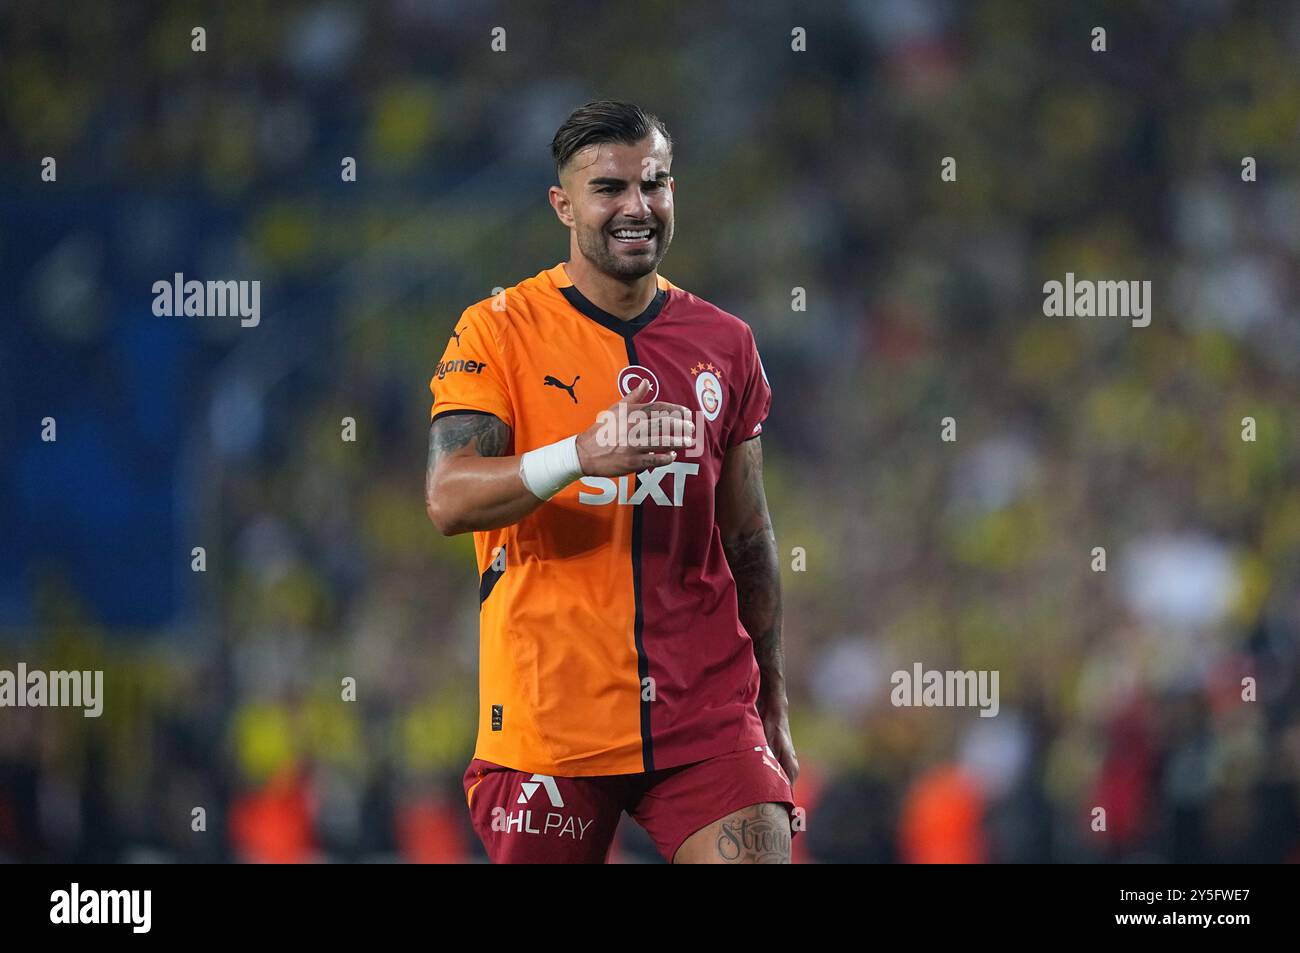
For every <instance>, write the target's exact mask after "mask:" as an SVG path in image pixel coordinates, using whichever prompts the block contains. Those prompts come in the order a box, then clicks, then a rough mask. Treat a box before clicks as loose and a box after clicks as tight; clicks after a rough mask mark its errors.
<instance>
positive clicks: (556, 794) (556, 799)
mask: <svg viewBox="0 0 1300 953" xmlns="http://www.w3.org/2000/svg"><path fill="white" fill-rule="evenodd" d="M520 787H522V788H523V790H522V791H520V792H519V800H518V801H516V802H515V803H516V804H527V803H528V802H529V801H531V800H532V799H533V795H534V794H536V793H537V789H538V788H545V789H546V796H547V797H549V798H550V799H551V807H564V798H562V797H560V786H559V785H558V784H556V783H555V778H553V777H551V775H549V774H534V775H533V776H532V779H531V780H528V781H521V782H520Z"/></svg>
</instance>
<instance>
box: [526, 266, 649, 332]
mask: <svg viewBox="0 0 1300 953" xmlns="http://www.w3.org/2000/svg"><path fill="white" fill-rule="evenodd" d="M551 280H552V281H553V282H554V283H555V288H556V290H557V291H559V292H560V294H562V295H563V296H564V299H565V300H566V301H568V302H569V304H571V305H572V306H573V307H574V309H575V310H576V311H578V312H579V313H580V314H583V315H585V316H586V317H588V318H590V319H591V320H592V321H595V322H596V323H597V324H599V325H600V326H601V327H603V328H608V329H609V330H611V331H613V332H614V333H615V334H620V335H622V336H623V337H625V338H630V337H632V336H633V335H634V334H636V333H637V332H638V331H640V330H641V329H642V328H644V327H645V326H646V325H648V324H649V323H650V322H651V321H653V320H654V319H655V318H656V317H658V316H659V312H660V311H662V310H663V308H664V305H665V304H666V303H667V302H668V293H669V289H671V288H672V283H671V282H670V281H669V280H668V279H667V278H665V277H663V275H659V276H658V284H659V287H658V289H657V290H656V291H655V296H654V297H653V298H651V299H650V303H649V304H648V305H646V309H645V310H644V311H642V312H641V313H640V314H638V315H637V316H636V317H635V318H631V319H629V320H627V321H624V320H623V319H622V318H620V317H619V316H618V315H615V314H610V313H609V312H608V311H606V310H605V309H604V308H601V307H599V306H598V305H596V304H595V303H593V302H592V301H591V300H590V299H589V298H588V297H587V296H586V295H584V294H583V293H582V292H581V291H579V290H578V288H577V286H576V285H574V283H573V282H572V281H571V280H569V273H568V272H567V271H565V269H564V263H563V262H561V263H560V264H558V265H556V266H555V267H554V268H552V269H551Z"/></svg>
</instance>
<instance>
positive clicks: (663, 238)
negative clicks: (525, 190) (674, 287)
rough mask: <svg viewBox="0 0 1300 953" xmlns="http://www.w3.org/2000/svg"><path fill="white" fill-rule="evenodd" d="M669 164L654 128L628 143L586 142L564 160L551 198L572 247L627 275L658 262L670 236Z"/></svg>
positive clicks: (612, 271)
mask: <svg viewBox="0 0 1300 953" xmlns="http://www.w3.org/2000/svg"><path fill="white" fill-rule="evenodd" d="M671 165H672V156H670V155H669V154H668V143H667V141H666V140H665V139H664V137H663V136H662V135H661V134H660V133H659V132H657V131H656V132H654V133H653V134H651V135H650V136H647V137H646V138H645V139H642V140H641V141H640V142H637V143H635V144H633V145H630V146H628V145H623V144H622V143H617V142H606V143H600V144H598V145H592V146H588V147H587V148H586V149H583V150H582V151H580V152H578V153H577V154H576V155H575V156H574V157H573V158H572V159H571V160H570V161H569V165H568V166H567V167H566V168H565V169H564V171H563V173H562V174H561V176H560V186H561V187H560V188H555V187H552V189H551V201H552V204H553V205H554V206H555V210H556V212H557V213H558V214H559V216H560V220H561V221H563V222H564V224H566V225H568V226H569V227H570V228H572V229H573V230H574V235H575V237H576V239H577V242H578V250H579V251H580V252H581V253H582V255H583V256H584V257H585V258H587V259H588V260H589V261H590V262H591V263H592V264H593V265H594V266H596V268H598V269H599V270H600V271H602V272H604V273H605V274H607V275H610V276H612V277H615V278H620V279H632V278H640V277H642V276H643V275H648V274H650V272H652V271H654V270H655V269H656V268H658V267H659V263H660V262H661V261H663V258H664V255H666V254H667V253H668V246H669V244H670V243H671V242H672V240H673V189H674V188H675V186H676V183H674V182H673V179H672V176H670V175H669V174H668V170H669V168H670V166H671Z"/></svg>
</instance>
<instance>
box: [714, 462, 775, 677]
mask: <svg viewBox="0 0 1300 953" xmlns="http://www.w3.org/2000/svg"><path fill="white" fill-rule="evenodd" d="M745 447H746V456H745V458H744V466H745V474H744V492H743V494H742V496H743V502H742V503H741V506H742V512H758V513H761V514H762V517H763V522H762V526H761V527H759V528H758V529H755V530H752V531H750V532H748V533H745V534H743V535H741V536H737V537H735V538H733V539H730V540H724V541H723V549H724V551H725V552H726V554H727V564H728V565H729V566H730V567H731V575H732V576H733V577H735V580H736V598H737V600H738V602H739V605H740V621H741V624H742V625H744V627H745V631H747V632H748V633H749V637H750V638H751V639H753V641H754V657H755V659H756V660H757V661H758V667H759V670H760V671H761V672H762V673H763V675H764V677H767V676H768V675H775V676H777V677H778V679H779V680H784V673H785V653H784V650H783V648H782V644H781V570H780V564H779V559H780V557H779V555H778V554H777V549H776V534H775V533H773V532H772V521H771V519H770V518H769V517H768V515H767V501H766V499H765V498H764V494H763V457H762V449H761V448H760V447H759V446H758V441H757V440H749V441H746V443H745Z"/></svg>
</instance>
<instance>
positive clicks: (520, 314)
mask: <svg viewBox="0 0 1300 953" xmlns="http://www.w3.org/2000/svg"><path fill="white" fill-rule="evenodd" d="M658 284H659V287H658V291H657V292H656V296H655V298H654V299H653V300H652V301H651V303H650V305H649V307H647V309H646V310H645V311H644V312H643V313H642V314H641V315H639V316H637V317H636V318H634V319H632V320H630V321H623V320H621V319H619V318H617V317H615V316H614V315H612V314H609V313H608V312H606V311H603V310H602V309H600V308H598V307H596V306H595V305H594V304H593V303H592V302H590V301H588V300H587V299H586V298H585V297H584V296H583V295H582V294H581V293H580V292H579V291H578V289H577V288H576V287H574V286H573V283H572V282H571V281H570V280H569V278H568V274H567V272H566V271H565V268H564V265H563V264H559V265H556V266H555V267H553V268H550V269H547V270H545V271H542V272H539V273H538V274H537V275H535V276H534V277H532V278H529V279H526V280H525V281H522V282H520V283H519V284H517V285H515V286H514V287H512V288H508V289H506V290H505V291H504V292H503V293H501V294H499V295H496V296H495V297H493V298H487V299H485V300H483V301H480V302H478V303H477V304H475V305H472V306H471V307H469V308H468V309H466V310H465V312H464V313H463V314H462V315H461V318H460V320H459V321H457V322H456V325H455V327H454V328H453V329H452V336H451V339H450V340H449V341H448V343H447V348H446V351H445V352H444V353H443V356H442V360H441V361H439V363H438V365H437V367H436V369H435V371H434V375H433V379H432V380H431V381H430V382H429V387H430V389H431V391H432V392H433V397H434V400H433V408H432V416H433V418H434V419H437V418H438V417H440V416H442V415H444V414H465V413H482V414H491V415H493V416H495V417H498V418H499V419H500V420H502V421H503V422H504V423H505V424H507V425H508V426H509V427H510V428H511V431H512V434H513V446H512V447H511V448H510V449H509V450H508V452H509V453H512V454H520V453H523V452H525V451H527V450H532V449H535V448H537V447H541V446H544V445H546V444H550V443H554V442H555V441H557V440H562V439H564V438H565V437H568V436H571V435H572V434H575V433H581V432H582V431H584V430H586V429H587V428H588V427H590V426H591V425H592V423H593V422H594V421H595V419H596V415H597V413H598V412H600V411H601V410H604V409H605V408H607V407H609V406H610V405H611V404H612V403H614V402H615V401H616V400H618V399H619V398H620V397H622V396H625V395H626V394H627V393H628V392H629V391H631V390H634V389H635V388H636V386H637V384H638V382H639V379H640V378H642V377H645V378H648V379H649V380H650V381H651V384H652V389H651V393H650V395H649V396H648V397H647V398H646V399H647V401H653V400H664V401H669V402H671V403H676V404H682V405H684V406H686V407H688V408H690V409H691V410H692V411H694V410H696V409H699V410H700V411H702V412H703V416H700V415H697V416H696V418H695V419H696V422H697V425H698V424H700V423H703V424H704V427H703V431H704V434H703V440H702V441H701V446H702V449H703V452H702V453H700V452H698V451H692V452H689V453H688V452H684V451H682V450H678V454H677V459H676V460H675V461H674V462H673V463H672V464H669V465H668V466H665V467H659V468H656V469H653V470H647V471H643V472H641V473H638V474H629V475H627V476H623V477H618V478H606V477H590V476H585V477H582V478H580V479H579V480H578V481H576V482H574V483H573V484H571V485H570V486H568V487H567V488H565V489H564V490H562V491H560V492H559V493H558V494H557V495H556V496H554V497H552V498H551V499H550V500H549V501H547V502H546V503H543V504H542V505H541V506H540V507H539V508H538V509H536V510H535V511H533V512H532V513H531V514H529V515H528V516H526V517H524V518H523V519H521V520H520V521H519V522H517V523H515V524H513V525H511V526H507V527H504V528H502V529H496V530H490V531H486V532H476V533H474V548H475V552H476V554H477V557H478V570H479V574H480V585H479V612H480V621H479V627H480V661H479V728H478V744H477V747H476V749H475V757H476V758H480V759H482V760H484V761H491V762H494V763H496V764H499V765H505V766H508V767H510V768H514V769H517V770H520V771H530V772H535V773H538V774H549V775H557V776H561V777H580V776H595V775H606V774H631V773H636V772H641V771H651V770H655V769H658V768H668V767H673V766H676V765H680V764H687V763H690V762H693V761H699V760H702V759H704V758H709V757H713V756H715V755H719V754H724V753H729V752H732V751H736V750H738V749H739V748H741V747H743V746H747V745H764V744H766V743H767V742H766V739H765V737H764V735H763V727H762V723H761V722H760V720H759V718H758V713H757V710H756V708H755V700H756V698H757V695H758V688H759V672H758V666H757V664H756V662H755V660H754V651H753V646H752V643H751V642H750V638H749V635H748V634H747V633H746V632H745V629H744V627H743V626H742V625H741V624H740V621H739V617H738V613H737V601H736V586H735V581H734V580H733V578H732V575H731V571H730V568H729V567H728V565H727V561H726V557H725V555H724V552H723V548H722V537H721V534H720V531H719V529H718V527H717V525H716V522H715V517H714V494H715V491H716V488H717V484H718V478H719V474H720V472H721V468H722V462H723V456H724V454H725V453H726V452H727V451H728V450H729V449H731V448H733V447H735V446H737V445H738V444H739V443H741V442H742V441H744V440H747V439H749V438H751V437H754V436H757V435H758V434H759V433H761V431H762V422H763V420H764V418H766V416H767V413H768V408H769V406H770V404H771V391H770V390H769V388H768V384H767V378H766V375H765V374H764V372H763V368H762V364H761V362H760V361H759V357H758V351H757V349H756V347H755V344H754V336H753V333H752V332H751V331H750V329H749V327H748V326H747V325H746V324H745V323H744V322H743V321H741V320H740V319H739V318H737V317H734V316H733V315H730V314H727V313H726V312H724V311H722V310H720V309H719V308H717V307H715V306H714V305H711V304H709V303H708V302H706V301H703V300H701V299H700V298H698V297H696V296H695V295H693V294H691V293H689V292H687V291H683V290H682V289H681V288H678V287H677V286H675V285H673V284H672V283H671V282H669V281H668V280H667V279H665V278H663V277H662V276H661V277H660V278H659V282H658ZM697 433H698V431H697Z"/></svg>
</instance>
